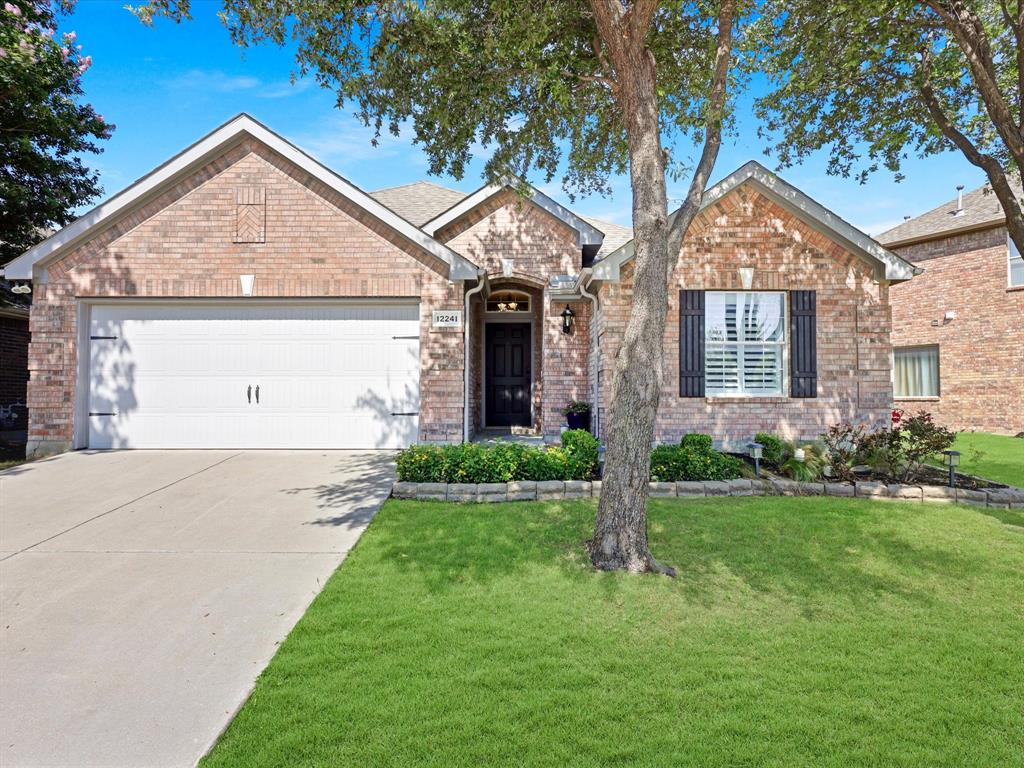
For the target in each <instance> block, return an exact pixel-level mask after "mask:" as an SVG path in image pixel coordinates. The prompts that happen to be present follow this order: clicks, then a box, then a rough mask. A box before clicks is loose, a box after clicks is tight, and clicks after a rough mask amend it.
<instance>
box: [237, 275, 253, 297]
mask: <svg viewBox="0 0 1024 768" xmlns="http://www.w3.org/2000/svg"><path fill="white" fill-rule="evenodd" d="M238 280H239V282H241V284H242V295H243V296H252V286H253V284H254V283H255V282H256V275H239V276H238Z"/></svg>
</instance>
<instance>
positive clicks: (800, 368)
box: [789, 291, 818, 397]
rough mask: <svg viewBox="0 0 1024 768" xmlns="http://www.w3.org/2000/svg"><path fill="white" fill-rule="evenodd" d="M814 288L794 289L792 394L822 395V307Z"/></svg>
mask: <svg viewBox="0 0 1024 768" xmlns="http://www.w3.org/2000/svg"><path fill="white" fill-rule="evenodd" d="M817 304H818V302H817V294H816V293H815V292H814V291H790V293H789V328H790V354H789V368H790V378H791V384H790V394H791V395H792V396H793V397H817V396H818V342H817V338H816V337H817V332H818V310H817Z"/></svg>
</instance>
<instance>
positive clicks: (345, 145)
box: [291, 115, 425, 169]
mask: <svg viewBox="0 0 1024 768" xmlns="http://www.w3.org/2000/svg"><path fill="white" fill-rule="evenodd" d="M372 140H373V128H369V127H366V126H364V125H362V123H360V122H359V121H358V120H357V119H355V118H354V117H348V116H342V115H334V116H332V117H330V118H328V119H325V120H321V121H319V122H318V123H317V124H316V125H315V126H314V127H312V128H310V129H309V130H307V131H305V132H304V133H300V134H298V135H296V136H294V137H292V138H291V141H292V143H294V144H295V145H296V146H299V147H302V149H303V150H305V151H306V152H308V153H309V154H311V155H312V156H313V157H315V158H316V159H317V160H319V161H320V162H322V163H324V164H325V165H329V166H337V167H338V168H339V169H340V168H344V167H345V166H346V164H351V163H358V162H360V161H364V160H383V159H385V158H394V157H397V156H399V155H407V157H406V158H405V159H404V160H403V162H406V163H408V164H410V165H415V166H417V167H422V166H423V165H424V164H425V163H424V159H423V156H422V154H421V153H420V151H419V150H418V149H417V148H416V147H414V146H413V144H412V140H411V139H410V138H407V137H406V136H405V135H401V136H392V135H391V134H390V133H387V132H386V131H385V132H384V133H383V134H382V135H381V136H380V138H379V139H377V146H373V144H372V143H371V142H372Z"/></svg>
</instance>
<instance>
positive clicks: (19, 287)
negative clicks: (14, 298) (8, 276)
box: [11, 283, 32, 293]
mask: <svg viewBox="0 0 1024 768" xmlns="http://www.w3.org/2000/svg"><path fill="white" fill-rule="evenodd" d="M11 293H32V286H31V285H29V284H28V283H15V284H14V285H12V286H11Z"/></svg>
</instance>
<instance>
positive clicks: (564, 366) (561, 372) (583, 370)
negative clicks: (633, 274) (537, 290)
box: [542, 299, 591, 437]
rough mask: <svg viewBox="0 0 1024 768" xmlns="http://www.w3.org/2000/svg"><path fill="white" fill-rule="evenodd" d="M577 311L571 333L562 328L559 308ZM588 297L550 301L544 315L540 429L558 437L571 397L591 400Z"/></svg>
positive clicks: (572, 398) (550, 435) (548, 435)
mask: <svg viewBox="0 0 1024 768" xmlns="http://www.w3.org/2000/svg"><path fill="white" fill-rule="evenodd" d="M567 303H568V304H569V306H570V307H572V311H573V312H575V313H576V317H575V318H574V320H573V331H572V333H571V334H566V333H563V332H562V317H561V315H562V310H563V309H565V305H566V304H567ZM590 312H591V309H590V301H573V302H566V301H559V300H557V299H552V300H551V301H549V303H548V306H547V311H546V312H545V317H544V325H543V327H544V398H543V410H542V413H543V423H542V427H543V432H544V435H545V436H547V437H557V436H558V434H559V432H560V429H561V426H562V424H564V423H565V416H563V415H562V409H564V408H565V406H567V405H568V404H569V401H570V400H584V401H586V402H590V400H591V392H590V370H589V369H590V366H589V357H590Z"/></svg>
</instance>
